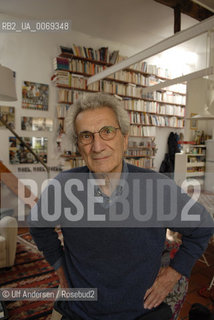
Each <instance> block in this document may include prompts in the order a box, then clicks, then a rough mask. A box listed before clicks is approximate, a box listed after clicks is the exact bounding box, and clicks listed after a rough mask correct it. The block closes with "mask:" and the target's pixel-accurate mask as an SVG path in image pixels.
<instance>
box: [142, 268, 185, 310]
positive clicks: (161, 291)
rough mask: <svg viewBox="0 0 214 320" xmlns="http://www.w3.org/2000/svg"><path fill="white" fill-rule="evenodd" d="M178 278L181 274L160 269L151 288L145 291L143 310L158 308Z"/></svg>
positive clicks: (172, 270) (169, 269)
mask: <svg viewBox="0 0 214 320" xmlns="http://www.w3.org/2000/svg"><path fill="white" fill-rule="evenodd" d="M180 278H181V274H180V273H178V272H177V271H176V270H174V269H173V268H171V267H166V268H161V269H160V271H159V273H158V276H157V278H156V279H155V282H154V283H153V285H152V287H151V288H149V289H148V290H147V291H146V294H145V296H144V308H145V309H152V308H156V307H157V306H159V304H161V303H162V302H163V300H164V299H165V297H166V296H167V295H168V293H169V292H170V291H171V290H172V289H173V287H174V285H175V284H176V282H177V281H178V280H179V279H180Z"/></svg>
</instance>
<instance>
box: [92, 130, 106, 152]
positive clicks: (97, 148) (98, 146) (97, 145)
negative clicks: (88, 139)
mask: <svg viewBox="0 0 214 320" xmlns="http://www.w3.org/2000/svg"><path fill="white" fill-rule="evenodd" d="M104 149H105V141H104V140H103V139H102V138H101V137H100V135H99V133H98V132H96V133H94V140H93V142H92V151H94V152H101V151H103V150H104Z"/></svg>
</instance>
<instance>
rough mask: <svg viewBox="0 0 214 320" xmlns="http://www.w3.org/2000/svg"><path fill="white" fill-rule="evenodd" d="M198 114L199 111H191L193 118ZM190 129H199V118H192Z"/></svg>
mask: <svg viewBox="0 0 214 320" xmlns="http://www.w3.org/2000/svg"><path fill="white" fill-rule="evenodd" d="M194 116H197V113H191V118H192V117H194ZM190 129H191V130H197V129H198V120H196V119H191V120H190Z"/></svg>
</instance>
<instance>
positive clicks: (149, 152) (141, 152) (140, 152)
mask: <svg viewBox="0 0 214 320" xmlns="http://www.w3.org/2000/svg"><path fill="white" fill-rule="evenodd" d="M154 155H155V154H154V152H153V149H150V150H149V149H133V150H131V149H128V150H127V151H126V156H143V157H153V156H154Z"/></svg>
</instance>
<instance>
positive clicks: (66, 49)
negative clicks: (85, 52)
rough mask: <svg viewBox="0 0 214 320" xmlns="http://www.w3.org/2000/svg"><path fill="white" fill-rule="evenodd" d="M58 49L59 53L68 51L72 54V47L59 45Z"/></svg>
mask: <svg viewBox="0 0 214 320" xmlns="http://www.w3.org/2000/svg"><path fill="white" fill-rule="evenodd" d="M60 50H61V53H70V54H74V51H73V49H72V48H70V47H64V46H60Z"/></svg>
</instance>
